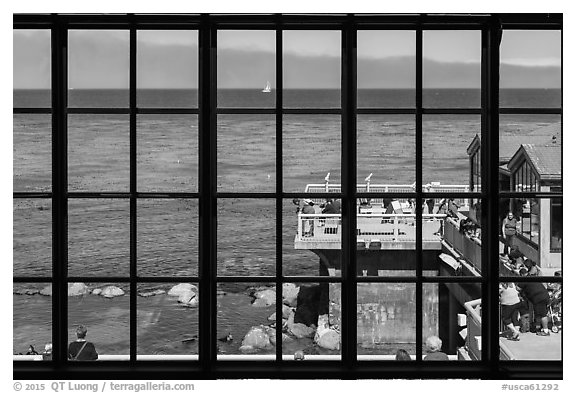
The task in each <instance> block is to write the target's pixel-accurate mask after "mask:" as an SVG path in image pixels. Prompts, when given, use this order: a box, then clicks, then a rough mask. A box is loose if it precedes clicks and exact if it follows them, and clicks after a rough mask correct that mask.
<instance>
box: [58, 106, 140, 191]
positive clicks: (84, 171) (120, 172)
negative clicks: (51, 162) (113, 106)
mask: <svg viewBox="0 0 576 393" xmlns="http://www.w3.org/2000/svg"><path fill="white" fill-rule="evenodd" d="M68 187H69V189H70V191H128V190H129V189H130V125H129V121H128V116H125V115H70V116H68Z"/></svg>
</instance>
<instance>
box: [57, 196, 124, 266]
mask: <svg viewBox="0 0 576 393" xmlns="http://www.w3.org/2000/svg"><path fill="white" fill-rule="evenodd" d="M129 265H130V203H129V201H128V200H125V199H124V200H118V199H70V200H69V201H68V273H69V275H70V276H100V277H106V276H116V277H118V276H127V275H128V273H129Z"/></svg>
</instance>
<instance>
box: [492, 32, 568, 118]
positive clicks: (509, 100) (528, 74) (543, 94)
mask: <svg viewBox="0 0 576 393" xmlns="http://www.w3.org/2000/svg"><path fill="white" fill-rule="evenodd" d="M561 86H562V32H561V31H559V30H556V31H555V30H504V31H503V33H502V43H501V45H500V106H501V107H512V108H520V107H532V108H543V107H555V108H559V107H560V105H561V98H562V97H561V91H560V88H561Z"/></svg>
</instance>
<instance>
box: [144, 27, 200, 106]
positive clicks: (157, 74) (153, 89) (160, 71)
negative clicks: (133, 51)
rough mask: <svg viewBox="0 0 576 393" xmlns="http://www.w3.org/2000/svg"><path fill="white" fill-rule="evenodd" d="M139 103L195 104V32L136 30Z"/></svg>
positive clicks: (161, 104) (196, 34) (196, 51)
mask: <svg viewBox="0 0 576 393" xmlns="http://www.w3.org/2000/svg"><path fill="white" fill-rule="evenodd" d="M137 55H138V59H137V64H138V70H137V73H136V76H137V78H138V80H137V86H138V95H137V97H138V105H139V106H141V107H164V108H179V107H195V106H198V91H197V89H198V32H197V31H195V30H139V31H138V50H137Z"/></svg>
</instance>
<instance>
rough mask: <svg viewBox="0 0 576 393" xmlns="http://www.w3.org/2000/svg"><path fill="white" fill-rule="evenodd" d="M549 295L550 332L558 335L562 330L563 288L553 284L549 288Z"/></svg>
mask: <svg viewBox="0 0 576 393" xmlns="http://www.w3.org/2000/svg"><path fill="white" fill-rule="evenodd" d="M548 295H549V296H550V301H549V302H548V319H549V321H550V322H549V323H550V325H551V327H550V330H552V332H553V333H558V332H559V331H560V329H562V287H561V286H560V285H555V284H551V285H550V286H549V287H548Z"/></svg>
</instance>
